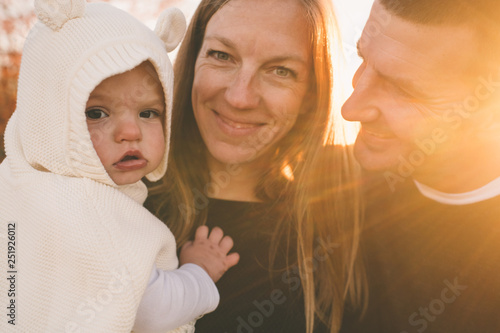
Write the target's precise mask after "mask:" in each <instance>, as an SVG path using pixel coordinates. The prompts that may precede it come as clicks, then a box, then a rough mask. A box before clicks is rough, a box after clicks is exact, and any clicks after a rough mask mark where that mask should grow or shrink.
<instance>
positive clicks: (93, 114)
mask: <svg viewBox="0 0 500 333" xmlns="http://www.w3.org/2000/svg"><path fill="white" fill-rule="evenodd" d="M85 115H86V116H87V118H88V119H100V118H106V117H108V114H107V113H106V112H104V111H103V110H100V109H89V110H87V111H85Z"/></svg>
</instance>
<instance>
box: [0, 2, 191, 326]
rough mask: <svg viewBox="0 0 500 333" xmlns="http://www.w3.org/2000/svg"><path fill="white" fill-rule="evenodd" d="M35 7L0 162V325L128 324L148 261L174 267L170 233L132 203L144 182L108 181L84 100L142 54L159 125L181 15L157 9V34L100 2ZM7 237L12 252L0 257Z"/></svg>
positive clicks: (156, 174)
mask: <svg viewBox="0 0 500 333" xmlns="http://www.w3.org/2000/svg"><path fill="white" fill-rule="evenodd" d="M35 11H36V13H37V15H38V17H39V19H40V21H41V22H37V23H36V25H35V26H34V28H33V29H32V31H31V32H30V34H29V36H28V37H27V40H26V43H25V47H24V50H23V58H22V63H21V71H20V76H19V87H18V100H17V108H16V111H15V112H14V114H13V115H12V118H11V119H10V120H9V123H8V125H7V129H6V133H5V146H6V147H5V148H6V154H7V157H6V159H5V160H4V161H3V163H2V164H1V165H0V221H1V226H2V227H1V228H2V229H1V230H0V237H1V238H0V243H1V248H0V253H1V257H2V258H3V259H1V260H0V267H1V273H2V277H1V279H0V280H1V284H0V286H1V288H0V289H1V291H0V304H1V307H2V309H3V310H2V316H1V317H2V319H1V320H0V331H1V332H6V331H10V330H12V331H16V332H30V333H31V332H130V331H131V329H132V326H133V324H134V319H135V314H136V311H137V308H138V305H139V302H140V300H141V297H142V294H143V292H144V290H145V288H146V285H147V283H148V279H149V276H150V273H151V270H152V267H153V265H154V264H156V266H157V267H158V268H161V269H164V270H172V269H175V268H177V265H178V261H177V257H176V245H175V240H174V238H173V235H172V234H171V232H170V231H169V230H168V228H167V227H166V226H165V225H164V224H163V223H162V222H161V221H159V220H158V219H156V218H155V217H154V216H153V215H151V214H150V213H149V212H148V211H147V210H146V209H144V208H143V207H142V203H143V201H144V200H145V198H146V195H147V189H146V187H145V185H144V184H143V183H142V182H138V183H136V184H132V185H126V186H117V185H116V184H114V182H113V181H112V180H111V178H110V177H109V176H108V175H107V173H106V171H105V169H104V167H103V165H102V164H101V162H100V160H99V158H98V156H97V154H96V152H95V150H94V149H93V145H92V142H91V139H90V135H89V132H88V130H87V124H86V119H85V112H84V111H85V104H86V101H87V99H88V97H89V94H90V92H91V91H92V90H93V89H94V88H95V87H96V86H97V85H98V84H99V83H100V82H101V81H102V80H104V79H105V78H108V77H110V76H112V75H115V74H118V73H122V72H125V71H127V70H130V69H132V68H134V67H136V66H137V65H139V64H140V63H142V62H143V61H145V60H149V61H150V62H151V63H152V64H153V65H154V66H155V68H156V70H157V72H158V76H159V78H160V81H161V83H162V85H163V88H164V92H165V101H166V104H167V108H166V110H167V111H168V112H167V117H166V126H165V128H166V133H169V131H170V130H169V129H170V114H171V107H172V102H171V96H172V86H173V73H172V67H171V64H170V61H169V58H168V55H167V51H166V49H167V50H171V49H173V48H174V47H175V46H176V45H177V44H178V42H179V41H180V39H181V38H182V36H183V33H184V28H185V22H184V21H183V20H184V18H183V17H182V18H181V19H179V17H178V16H177V15H176V14H175V13H174V14H172V12H166V13H164V14H162V17H160V19H159V22H158V25H157V28H156V29H155V32H156V33H157V34H159V35H160V36H162V39H163V41H162V40H161V39H160V38H158V37H157V35H155V33H153V32H152V31H151V30H150V29H148V28H147V27H145V26H144V25H143V24H142V23H140V22H139V21H137V20H136V19H134V18H133V17H132V16H130V15H128V14H127V13H125V12H123V11H121V10H118V9H116V8H113V7H111V6H109V5H106V4H88V5H86V4H85V1H84V0H40V1H38V0H37V1H35ZM181 21H182V22H181ZM166 141H167V144H166V147H167V151H166V152H165V158H164V160H163V162H162V163H161V165H160V166H159V167H158V168H157V169H156V170H154V171H153V172H152V173H150V174H149V175H148V176H147V177H148V179H150V180H152V181H155V180H158V179H159V178H161V177H162V175H163V174H164V172H165V170H166V164H167V163H166V161H167V159H166V157H167V153H168V135H167V139H166ZM9 225H10V226H11V227H12V226H15V231H14V232H12V230H11V232H10V235H11V238H10V239H8V238H7V230H8V226H9ZM13 233H15V236H14V238H15V239H14V238H13V237H12V235H13ZM9 245H10V253H11V254H14V256H11V259H12V258H14V259H15V261H10V262H8V261H7V253H8V251H9V248H8V246H9ZM7 272H11V273H7ZM6 274H7V277H13V278H11V280H6ZM9 288H10V289H11V290H12V293H10V292H8V290H9ZM11 304H14V308H15V309H14V311H12V306H11ZM7 306H11V308H10V309H6V307H7ZM6 313H7V314H10V316H6ZM12 313H14V321H13V322H11V323H8V320H11V319H12V318H13V317H12ZM12 323H14V324H15V325H12Z"/></svg>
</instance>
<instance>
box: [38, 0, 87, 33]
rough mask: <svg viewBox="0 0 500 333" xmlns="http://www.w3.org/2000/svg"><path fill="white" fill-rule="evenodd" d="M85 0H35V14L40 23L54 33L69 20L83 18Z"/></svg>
mask: <svg viewBox="0 0 500 333" xmlns="http://www.w3.org/2000/svg"><path fill="white" fill-rule="evenodd" d="M85 4H86V1H85V0H35V14H36V16H37V17H38V19H39V20H40V21H42V22H43V23H44V24H45V25H46V26H48V27H49V28H51V29H52V30H54V31H57V30H59V29H61V28H62V26H63V25H64V24H65V23H66V22H67V21H69V20H71V19H74V18H77V17H82V16H83V14H84V13H85Z"/></svg>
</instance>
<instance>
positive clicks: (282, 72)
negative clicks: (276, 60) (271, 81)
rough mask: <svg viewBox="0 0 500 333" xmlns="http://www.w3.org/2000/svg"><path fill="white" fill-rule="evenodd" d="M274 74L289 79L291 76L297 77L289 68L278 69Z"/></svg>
mask: <svg viewBox="0 0 500 333" xmlns="http://www.w3.org/2000/svg"><path fill="white" fill-rule="evenodd" d="M274 72H275V73H276V75H278V76H281V77H289V76H295V75H294V72H293V71H292V70H290V69H288V68H285V67H277V68H276V69H275V70H274Z"/></svg>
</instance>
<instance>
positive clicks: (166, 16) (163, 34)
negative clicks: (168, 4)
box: [155, 8, 186, 52]
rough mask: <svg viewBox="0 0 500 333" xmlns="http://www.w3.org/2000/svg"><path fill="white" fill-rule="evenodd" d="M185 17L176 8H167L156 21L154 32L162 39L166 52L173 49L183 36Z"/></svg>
mask: <svg viewBox="0 0 500 333" xmlns="http://www.w3.org/2000/svg"><path fill="white" fill-rule="evenodd" d="M185 31H186V19H185V18H184V14H182V12H181V11H180V10H179V9H177V8H167V9H165V10H164V11H163V13H161V15H160V17H159V18H158V22H156V27H155V34H156V35H158V37H160V38H161V40H163V42H164V43H165V48H166V49H167V52H171V51H173V50H174V49H175V48H176V47H177V45H179V43H180V42H181V40H182V37H184V33H185Z"/></svg>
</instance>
